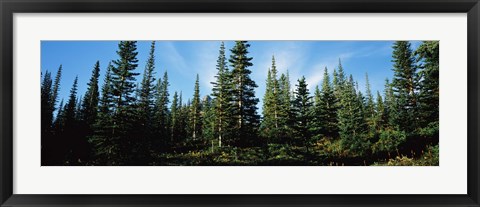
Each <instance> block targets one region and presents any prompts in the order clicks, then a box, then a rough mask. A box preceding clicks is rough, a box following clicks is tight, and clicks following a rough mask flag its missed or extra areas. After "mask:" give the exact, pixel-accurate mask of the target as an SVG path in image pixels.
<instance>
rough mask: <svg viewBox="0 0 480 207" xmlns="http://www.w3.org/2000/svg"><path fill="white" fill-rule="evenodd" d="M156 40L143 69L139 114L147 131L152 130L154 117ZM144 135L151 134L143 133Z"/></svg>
mask: <svg viewBox="0 0 480 207" xmlns="http://www.w3.org/2000/svg"><path fill="white" fill-rule="evenodd" d="M154 70H155V41H152V44H151V46H150V53H149V56H148V59H147V64H146V65H145V69H144V71H143V78H142V82H141V85H140V87H141V88H140V94H139V99H140V100H139V114H140V117H139V118H140V124H141V128H142V130H144V131H146V132H150V131H152V130H153V129H152V126H151V123H152V117H153V107H154V91H155V84H154V82H155V77H154V76H155V72H154ZM143 135H144V136H151V135H150V134H148V133H147V134H145V133H143Z"/></svg>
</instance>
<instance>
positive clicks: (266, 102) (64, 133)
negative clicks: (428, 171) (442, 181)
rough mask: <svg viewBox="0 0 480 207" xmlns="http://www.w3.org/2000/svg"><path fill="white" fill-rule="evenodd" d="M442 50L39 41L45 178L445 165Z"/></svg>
mask: <svg viewBox="0 0 480 207" xmlns="http://www.w3.org/2000/svg"><path fill="white" fill-rule="evenodd" d="M439 46H440V43H439V41H422V40H412V41H293V40H288V41H277V40H275V41H273V40H260V41H234V40H225V41H221V40H219V41H197V40H189V41H164V40H158V41H131V40H129V41H42V42H41V66H40V67H41V72H40V76H39V78H40V79H41V81H40V83H41V88H40V93H41V100H40V101H41V165H42V166H332V167H333V166H439V163H440V161H439V94H440V92H439Z"/></svg>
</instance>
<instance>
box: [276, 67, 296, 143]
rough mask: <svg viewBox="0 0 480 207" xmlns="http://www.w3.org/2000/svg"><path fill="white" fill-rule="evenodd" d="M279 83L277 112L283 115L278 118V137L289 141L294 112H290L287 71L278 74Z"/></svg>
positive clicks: (290, 103) (290, 97)
mask: <svg viewBox="0 0 480 207" xmlns="http://www.w3.org/2000/svg"><path fill="white" fill-rule="evenodd" d="M278 85H279V91H280V92H279V97H280V107H279V114H280V115H281V116H282V117H284V118H280V119H279V120H278V122H279V126H280V127H279V131H280V133H281V134H280V137H282V142H283V143H285V142H287V143H291V142H292V141H293V139H292V138H293V125H294V122H295V114H294V113H292V101H293V98H292V93H291V87H290V75H289V73H288V71H287V73H286V74H282V75H280V79H279V80H278Z"/></svg>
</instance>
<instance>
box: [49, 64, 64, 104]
mask: <svg viewBox="0 0 480 207" xmlns="http://www.w3.org/2000/svg"><path fill="white" fill-rule="evenodd" d="M61 78H62V65H60V67H58V70H57V75H56V76H55V82H54V83H53V91H52V106H51V107H52V109H53V111H55V110H56V109H55V105H56V104H57V99H58V91H59V90H60V80H61Z"/></svg>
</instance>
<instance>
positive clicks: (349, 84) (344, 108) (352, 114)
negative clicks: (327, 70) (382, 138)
mask: <svg viewBox="0 0 480 207" xmlns="http://www.w3.org/2000/svg"><path fill="white" fill-rule="evenodd" d="M342 88H343V89H342V93H341V94H340V101H339V108H338V128H339V135H340V138H341V144H342V148H343V149H344V150H347V151H350V152H353V153H354V154H363V153H364V152H365V149H366V147H365V144H366V143H367V141H366V139H365V136H364V133H365V131H364V129H365V128H364V126H366V123H365V119H364V114H363V113H362V106H361V104H360V101H359V98H358V95H357V92H356V90H355V83H354V82H353V78H352V77H351V76H350V80H348V81H346V82H345V84H344V85H343V86H342Z"/></svg>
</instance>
